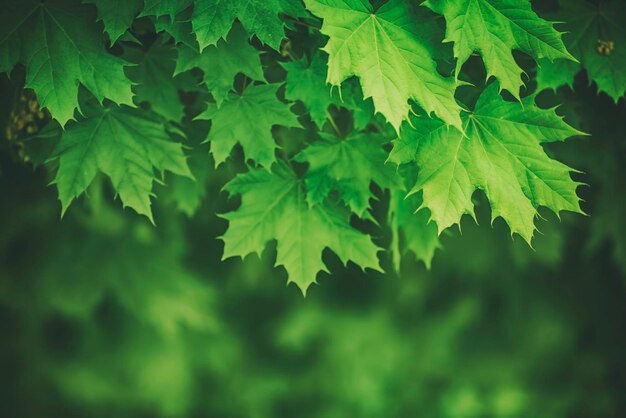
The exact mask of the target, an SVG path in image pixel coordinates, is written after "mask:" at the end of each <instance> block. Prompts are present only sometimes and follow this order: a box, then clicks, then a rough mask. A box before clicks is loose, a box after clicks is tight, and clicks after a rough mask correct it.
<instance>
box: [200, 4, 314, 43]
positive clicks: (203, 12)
mask: <svg viewBox="0 0 626 418" xmlns="http://www.w3.org/2000/svg"><path fill="white" fill-rule="evenodd" d="M280 14H287V15H290V16H302V15H304V9H303V8H302V5H301V3H300V1H294V0H196V1H195V6H194V12H193V17H192V24H193V31H194V32H195V34H196V37H197V39H198V43H199V44H200V49H201V50H202V49H204V48H206V47H207V46H209V45H215V44H216V43H217V41H218V40H219V39H220V38H225V37H226V35H227V34H228V32H229V31H230V27H231V26H232V24H233V21H234V20H235V18H237V19H239V21H240V22H241V23H242V24H243V26H244V28H246V30H247V31H248V33H250V34H252V35H256V36H257V38H259V40H260V41H261V42H263V43H264V44H266V45H269V46H270V47H272V48H274V49H275V50H279V48H280V42H281V41H282V40H283V38H284V37H285V25H284V23H283V22H282V21H281V19H280V17H279V15H280Z"/></svg>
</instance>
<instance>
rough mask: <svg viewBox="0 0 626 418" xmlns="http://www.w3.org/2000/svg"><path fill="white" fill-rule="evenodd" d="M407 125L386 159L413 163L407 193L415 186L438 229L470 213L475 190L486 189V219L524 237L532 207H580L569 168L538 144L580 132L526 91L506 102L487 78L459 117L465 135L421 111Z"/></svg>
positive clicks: (527, 237) (533, 213)
mask: <svg viewBox="0 0 626 418" xmlns="http://www.w3.org/2000/svg"><path fill="white" fill-rule="evenodd" d="M414 125H415V129H411V128H408V127H407V129H405V130H403V132H402V135H401V137H400V139H398V140H397V141H396V142H395V144H394V149H393V151H392V153H391V155H390V159H391V160H392V161H394V162H396V163H398V164H400V163H409V162H412V163H416V164H417V167H418V169H419V172H418V176H417V182H416V184H415V186H414V188H413V190H412V191H411V193H416V192H418V191H421V192H422V194H423V199H424V203H423V207H426V208H428V209H430V211H431V213H432V220H433V221H434V222H435V223H436V224H437V226H438V228H439V231H440V232H441V231H442V230H444V229H445V228H448V227H449V226H451V225H453V224H456V223H459V221H460V219H461V217H462V215H463V214H466V213H467V214H471V215H472V216H473V215H474V211H473V208H474V204H473V203H472V194H473V193H474V191H475V190H476V189H482V190H483V191H484V192H485V194H486V195H487V198H488V199H489V202H490V203H491V208H492V218H493V219H495V218H497V217H502V218H503V219H504V220H505V221H506V222H507V223H508V224H509V227H510V229H511V233H518V234H519V235H521V236H522V237H523V238H524V239H525V240H526V241H528V242H529V243H530V241H531V240H532V236H533V233H534V230H535V226H534V218H535V216H536V215H537V208H538V207H539V206H545V207H547V208H549V209H551V210H552V211H554V212H556V213H559V212H560V211H562V210H568V211H573V212H579V213H580V212H581V211H580V206H579V200H580V199H579V198H578V196H577V195H576V188H577V186H578V185H579V183H577V182H575V181H573V180H572V179H571V176H570V172H571V171H573V170H572V169H571V168H569V167H567V166H566V165H564V164H562V163H560V162H558V161H556V160H553V159H551V158H550V157H548V156H547V155H546V153H545V151H544V150H543V148H542V146H541V144H542V143H545V142H554V141H562V140H563V139H565V138H568V137H571V136H574V135H579V134H581V133H580V132H579V131H577V130H576V129H574V128H572V127H571V126H569V125H568V124H567V123H565V122H564V121H563V120H562V119H561V118H560V117H558V116H557V115H556V113H555V112H554V110H549V109H540V108H539V107H537V105H536V104H535V103H534V97H528V98H526V99H524V100H523V101H522V102H521V103H516V102H507V101H505V100H503V99H502V98H501V97H500V95H499V94H498V87H497V85H496V84H495V83H492V84H491V85H490V86H489V87H488V88H487V89H485V91H484V92H483V93H482V95H481V96H480V98H479V100H478V102H477V104H476V107H475V109H474V112H473V113H472V114H470V115H467V116H466V117H464V131H465V133H466V135H467V136H464V135H463V134H462V133H461V132H459V131H457V130H456V129H454V128H452V127H450V126H446V125H444V124H443V123H441V122H439V121H436V120H430V119H427V118H421V119H419V120H416V121H414Z"/></svg>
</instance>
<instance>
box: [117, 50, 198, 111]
mask: <svg viewBox="0 0 626 418" xmlns="http://www.w3.org/2000/svg"><path fill="white" fill-rule="evenodd" d="M125 52H126V54H125V56H126V58H127V59H128V60H129V61H130V62H132V63H134V64H136V66H134V67H130V68H128V70H127V73H128V75H129V77H130V79H131V80H132V81H134V82H135V83H136V84H135V85H134V86H133V90H134V92H135V95H136V96H135V99H136V101H137V102H139V103H142V102H148V103H149V105H150V108H151V109H152V110H154V111H155V112H156V113H158V114H160V115H162V116H164V117H165V118H167V119H169V120H172V121H175V122H178V121H180V120H181V119H182V118H183V116H184V106H183V104H182V102H181V100H180V97H179V90H184V89H185V87H187V86H186V85H185V81H186V78H185V77H182V76H178V77H174V68H175V66H176V61H175V59H176V50H175V49H174V48H172V47H171V46H169V45H167V44H166V43H164V42H163V41H162V40H160V39H159V40H157V41H155V42H154V43H153V44H152V45H151V46H150V48H148V50H147V51H144V50H143V48H139V47H136V46H134V45H128V46H126V48H125Z"/></svg>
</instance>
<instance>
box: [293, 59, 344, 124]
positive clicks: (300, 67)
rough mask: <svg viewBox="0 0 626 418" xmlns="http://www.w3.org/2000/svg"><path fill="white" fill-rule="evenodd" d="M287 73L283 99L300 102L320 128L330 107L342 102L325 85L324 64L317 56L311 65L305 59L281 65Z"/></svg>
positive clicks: (325, 67) (325, 68) (325, 69)
mask: <svg viewBox="0 0 626 418" xmlns="http://www.w3.org/2000/svg"><path fill="white" fill-rule="evenodd" d="M281 65H282V66H283V68H284V69H285V70H286V71H287V77H286V79H285V82H286V88H285V98H286V99H287V100H292V101H296V100H299V101H301V102H302V103H303V104H304V105H305V106H306V108H307V110H308V111H309V114H310V115H311V119H312V120H313V122H314V123H315V124H316V125H317V126H318V127H322V126H323V125H324V122H325V121H326V118H327V117H328V107H329V106H330V105H335V106H341V105H342V102H341V100H340V99H339V96H338V95H337V94H332V92H331V88H330V85H328V84H327V83H326V71H327V68H328V67H327V65H326V62H324V60H323V59H322V57H320V56H319V54H315V55H313V57H312V58H311V63H310V64H309V63H308V62H307V60H306V59H302V60H300V61H295V62H285V63H281Z"/></svg>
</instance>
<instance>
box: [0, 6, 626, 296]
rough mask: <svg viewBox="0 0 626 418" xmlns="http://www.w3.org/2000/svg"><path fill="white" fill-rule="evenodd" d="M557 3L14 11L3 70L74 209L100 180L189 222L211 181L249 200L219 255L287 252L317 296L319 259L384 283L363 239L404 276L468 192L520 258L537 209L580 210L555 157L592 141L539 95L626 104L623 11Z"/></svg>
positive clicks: (467, 206)
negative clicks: (370, 272)
mask: <svg viewBox="0 0 626 418" xmlns="http://www.w3.org/2000/svg"><path fill="white" fill-rule="evenodd" d="M561 3H562V4H561V5H560V6H559V7H558V8H556V9H555V10H548V11H546V12H545V13H541V16H540V15H539V14H538V12H537V11H536V10H534V9H533V8H532V7H531V3H530V2H528V1H525V0H445V1H444V0H428V1H425V2H420V1H417V0H388V1H368V0H304V1H303V2H301V1H299V0H265V1H260V0H255V1H249V0H246V1H244V0H125V1H110V0H84V1H83V2H82V3H81V2H79V1H78V0H48V1H45V2H42V1H39V0H7V1H5V2H3V12H2V14H1V15H0V72H7V73H14V72H16V71H20V70H21V71H22V72H23V77H24V87H25V88H26V89H29V90H32V91H33V92H34V94H35V96H36V98H37V100H38V104H39V105H40V106H41V107H42V108H45V109H47V112H49V114H50V116H51V118H52V122H50V123H49V126H47V127H46V128H45V129H44V130H43V131H41V132H40V133H38V136H40V137H41V140H42V141H43V140H47V141H55V142H54V146H53V147H52V149H51V150H50V152H49V154H48V155H46V158H44V160H45V161H46V164H47V165H48V167H49V168H50V170H51V171H52V172H53V173H54V181H53V182H54V184H55V186H56V188H57V190H58V195H59V199H60V201H61V205H62V211H63V212H65V211H66V210H68V208H69V207H70V205H71V203H72V202H73V201H74V200H75V199H76V198H78V197H79V196H81V195H83V194H84V193H86V192H87V191H88V189H89V187H90V185H91V184H92V183H93V181H94V178H95V177H96V176H97V175H98V174H99V173H101V174H104V175H105V176H107V177H108V178H109V179H110V183H111V185H112V188H113V190H114V191H115V193H116V195H117V196H119V198H120V200H121V202H122V204H123V206H125V207H126V206H127V207H130V208H132V209H133V210H135V211H136V212H137V213H139V214H141V215H145V216H146V217H148V218H149V219H150V220H151V221H152V222H154V219H153V210H152V201H153V198H154V197H155V193H156V192H155V190H156V188H155V184H156V183H163V182H165V183H166V186H167V188H169V189H170V190H169V194H168V196H169V198H170V199H172V200H173V201H174V202H175V203H176V205H177V207H178V208H179V209H180V210H181V211H183V212H184V213H186V214H188V215H193V214H194V213H195V212H196V211H197V210H198V208H199V206H200V202H201V200H202V198H203V197H204V194H205V193H206V183H207V176H208V174H207V173H209V172H211V170H213V167H214V166H217V168H218V169H219V170H225V171H226V172H228V176H229V181H228V182H227V183H226V185H225V186H224V190H225V191H226V192H227V193H228V194H229V195H231V196H240V200H241V203H240V206H239V207H238V208H237V209H235V210H233V211H231V212H228V213H226V214H224V215H223V217H224V218H225V219H227V220H228V229H227V230H226V232H225V233H224V235H223V236H222V239H223V241H224V257H231V256H240V257H245V256H246V255H248V254H250V253H258V254H260V253H261V252H263V250H264V249H265V248H266V246H267V244H268V243H269V242H271V241H276V264H277V265H280V266H284V268H285V269H286V271H287V273H288V277H289V281H290V282H295V283H296V284H297V285H298V286H299V287H300V288H301V289H302V291H303V292H306V289H307V288H308V287H309V286H310V285H311V284H312V283H314V282H315V281H316V276H317V274H318V272H320V271H324V270H326V266H325V262H324V261H323V257H322V254H323V252H324V251H325V250H326V249H330V250H331V251H332V252H333V253H334V254H335V255H336V256H337V257H338V258H339V259H340V260H341V261H342V262H343V263H347V262H349V261H350V262H353V263H356V264H357V265H359V266H361V267H362V268H371V269H375V270H380V269H381V266H380V260H379V258H378V257H379V252H380V251H383V250H384V248H382V247H381V246H380V245H382V244H380V243H379V241H380V240H378V238H379V237H377V236H375V235H376V234H372V233H371V229H372V228H369V230H370V231H369V232H370V233H366V230H368V227H367V225H379V224H380V223H381V222H384V223H385V224H386V225H387V226H388V227H389V228H390V230H391V237H392V238H391V244H390V245H389V248H388V251H390V252H391V254H392V258H393V264H394V266H395V267H396V268H399V265H400V261H399V260H400V258H401V257H402V256H403V255H404V254H407V253H409V252H411V253H413V254H414V255H415V257H416V258H417V259H419V260H421V261H423V262H424V263H425V264H426V265H430V262H431V260H432V258H433V256H434V253H435V251H436V250H437V248H439V246H440V244H439V236H440V234H441V233H442V232H443V231H445V230H447V229H449V228H451V227H453V226H455V225H459V224H460V222H461V219H462V218H463V215H466V214H467V215H470V216H471V217H474V216H475V215H474V211H475V205H476V201H475V192H476V191H478V190H480V191H482V193H483V194H484V196H485V197H486V199H487V201H488V202H489V204H490V207H491V213H492V218H493V219H494V220H495V219H496V218H502V219H503V220H504V221H505V222H506V223H507V224H508V226H509V228H510V231H511V233H512V234H518V235H520V236H521V237H522V238H523V239H524V240H526V241H527V242H528V243H529V244H530V243H531V242H532V238H533V236H534V234H535V231H536V226H535V220H536V217H537V216H538V210H539V208H540V207H544V208H547V209H549V210H551V211H553V212H555V213H556V214H557V215H558V214H559V213H560V212H561V211H571V212H581V209H580V198H579V196H578V194H577V187H578V186H579V185H580V183H579V182H577V181H576V180H574V179H573V178H572V174H573V173H574V172H575V171H576V170H574V169H573V168H570V167H568V166H567V165H565V164H564V163H562V162H560V161H558V160H556V159H554V158H552V157H551V156H550V153H549V152H547V150H546V148H545V144H547V143H552V142H558V141H563V140H565V139H568V138H570V137H574V136H579V135H584V134H583V133H582V132H581V131H579V130H578V129H575V128H574V127H572V126H570V125H569V124H568V123H566V122H565V121H564V120H563V118H562V117H561V116H559V115H557V113H556V110H555V109H545V108H541V107H539V106H538V105H537V103H536V97H537V94H538V93H539V92H541V91H542V90H545V89H556V88H559V87H561V86H571V85H572V84H573V80H574V77H575V76H577V73H579V72H580V71H583V70H584V71H586V74H587V76H588V79H589V80H590V81H591V82H594V83H596V84H597V86H598V90H599V91H600V92H603V93H605V94H608V95H609V96H611V97H612V98H613V99H614V100H616V101H617V100H618V99H619V98H621V97H622V96H623V95H624V93H625V91H626V73H625V72H624V71H622V68H623V67H624V64H626V49H624V48H623V45H622V44H621V43H620V41H622V40H623V41H626V33H624V31H625V29H624V26H623V25H622V22H623V21H624V20H623V18H624V17H626V7H624V5H623V4H622V2H616V1H612V2H602V1H601V2H597V3H594V4H590V3H589V2H586V1H584V0H572V1H562V2H561ZM556 21H558V22H563V23H559V24H558V29H557V27H556V26H555V24H554V23H553V22H556ZM476 68H479V70H478V71H476ZM189 123H195V124H204V125H203V126H207V127H208V131H207V133H206V135H205V143H208V144H209V146H208V148H209V151H208V153H207V152H206V150H204V148H202V147H203V146H204V145H203V144H191V143H188V142H187V141H186V136H187V133H186V131H185V129H184V127H185V126H186V125H188V124H189ZM44 133H45V135H44ZM201 150H202V151H201ZM242 167H243V169H241V168H242ZM166 172H167V173H169V174H167V175H166V174H165V173H166ZM233 172H239V173H238V174H236V175H235V174H233ZM381 200H384V201H386V202H387V205H388V208H387V209H388V210H387V217H386V219H383V220H381V219H375V218H374V217H373V216H372V206H373V204H375V202H377V201H381ZM363 223H365V224H366V226H365V227H364V226H363V225H362V224H363Z"/></svg>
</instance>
